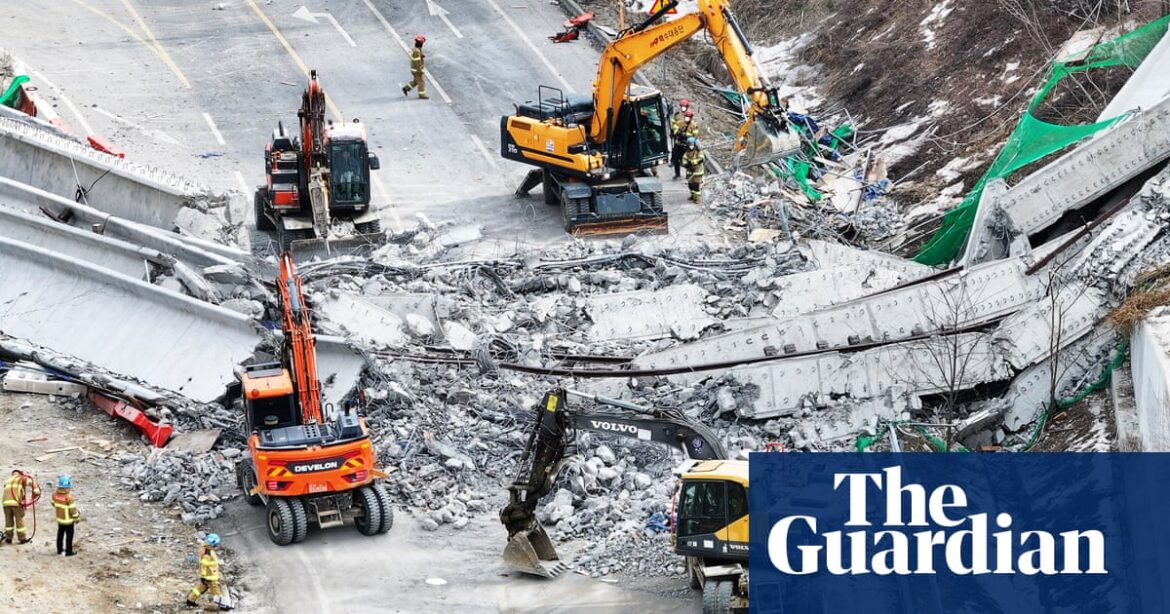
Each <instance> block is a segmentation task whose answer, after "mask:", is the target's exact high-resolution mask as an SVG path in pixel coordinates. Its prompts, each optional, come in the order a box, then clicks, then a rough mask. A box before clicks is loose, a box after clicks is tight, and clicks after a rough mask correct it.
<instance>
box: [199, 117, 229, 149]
mask: <svg viewBox="0 0 1170 614" xmlns="http://www.w3.org/2000/svg"><path fill="white" fill-rule="evenodd" d="M203 119H204V121H206V122H207V127H208V128H211V134H213V135H215V142H216V143H219V144H220V145H227V141H225V140H223V134H221V133H220V131H219V128H217V127H216V126H215V120H213V119H211V115H210V114H208V113H204V114H203Z"/></svg>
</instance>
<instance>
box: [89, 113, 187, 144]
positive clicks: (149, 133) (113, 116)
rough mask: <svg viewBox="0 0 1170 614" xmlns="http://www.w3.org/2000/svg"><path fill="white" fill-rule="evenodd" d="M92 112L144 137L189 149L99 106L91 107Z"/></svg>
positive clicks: (157, 131)
mask: <svg viewBox="0 0 1170 614" xmlns="http://www.w3.org/2000/svg"><path fill="white" fill-rule="evenodd" d="M93 110H94V111H97V112H98V113H101V114H102V115H105V116H106V117H108V118H110V119H112V120H114V121H116V122H118V123H120V124H125V125H127V126H129V127H131V128H133V129H135V130H137V131H139V132H141V133H142V134H145V135H146V136H149V137H151V138H153V139H157V140H159V141H162V142H164V143H168V144H170V145H175V146H178V147H182V148H183V149H189V148H188V147H187V146H186V145H184V144H183V143H181V142H179V140H178V139H176V138H175V137H173V136H171V135H169V134H167V133H165V132H163V131H162V130H154V129H151V128H147V127H146V126H142V125H139V124H136V123H134V122H132V121H130V120H128V119H126V118H125V117H122V116H121V115H118V114H117V113H111V112H109V111H107V110H105V109H103V108H101V107H99V106H96V105H95V106H94V107H93Z"/></svg>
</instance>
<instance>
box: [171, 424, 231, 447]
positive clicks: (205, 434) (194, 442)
mask: <svg viewBox="0 0 1170 614" xmlns="http://www.w3.org/2000/svg"><path fill="white" fill-rule="evenodd" d="M222 433H223V429H202V430H198V431H188V432H186V433H179V434H178V435H175V436H173V437H171V439H170V441H168V442H167V445H166V449H167V450H170V451H172V452H173V451H178V450H182V451H186V452H195V453H201V452H209V451H210V450H211V448H213V447H215V442H216V441H217V440H218V439H219V436H220V434H222Z"/></svg>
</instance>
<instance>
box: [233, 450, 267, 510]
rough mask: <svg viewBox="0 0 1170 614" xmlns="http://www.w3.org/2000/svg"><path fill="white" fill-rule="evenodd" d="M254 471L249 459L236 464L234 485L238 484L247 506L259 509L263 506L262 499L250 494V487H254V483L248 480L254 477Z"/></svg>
mask: <svg viewBox="0 0 1170 614" xmlns="http://www.w3.org/2000/svg"><path fill="white" fill-rule="evenodd" d="M255 471H256V470H255V469H253V468H252V461H251V460H250V459H247V458H245V459H244V460H242V461H240V462H238V463H236V484H239V486H240V490H241V491H243V493H244V501H247V502H248V505H253V506H256V507H259V506H261V505H264V499H261V498H260V495H254V494H252V487H253V486H255V485H256V481H255V480H249V479H248V478H249V477H251V476H253V475H255Z"/></svg>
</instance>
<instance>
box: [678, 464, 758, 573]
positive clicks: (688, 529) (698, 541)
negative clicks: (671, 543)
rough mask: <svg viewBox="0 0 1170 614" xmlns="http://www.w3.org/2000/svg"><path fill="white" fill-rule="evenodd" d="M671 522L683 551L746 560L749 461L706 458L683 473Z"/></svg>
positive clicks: (732, 559) (690, 553)
mask: <svg viewBox="0 0 1170 614" xmlns="http://www.w3.org/2000/svg"><path fill="white" fill-rule="evenodd" d="M672 526H673V529H674V532H675V551H676V552H678V553H679V554H681V555H684V556H698V557H703V558H705V559H714V560H727V561H739V562H746V561H747V553H748V549H747V545H748V533H747V529H748V498H747V464H746V463H743V462H724V461H707V462H703V463H699V464H697V465H695V466H694V467H693V468H692V469H691V470H690V471H688V472H687V473H686V474H684V475H683V481H682V486H680V487H679V491H678V501H677V504H676V506H675V518H674V521H673V523H672Z"/></svg>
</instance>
